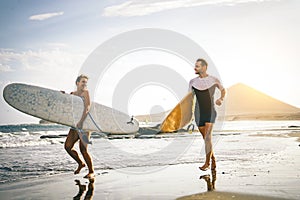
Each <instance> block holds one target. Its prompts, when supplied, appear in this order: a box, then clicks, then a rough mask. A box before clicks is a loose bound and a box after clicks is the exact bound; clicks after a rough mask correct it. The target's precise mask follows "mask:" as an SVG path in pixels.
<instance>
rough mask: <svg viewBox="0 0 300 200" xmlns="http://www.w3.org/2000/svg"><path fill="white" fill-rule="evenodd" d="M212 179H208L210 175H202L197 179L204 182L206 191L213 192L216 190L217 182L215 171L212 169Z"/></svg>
mask: <svg viewBox="0 0 300 200" xmlns="http://www.w3.org/2000/svg"><path fill="white" fill-rule="evenodd" d="M211 175H212V179H211V178H210V174H206V175H202V176H200V178H199V179H203V180H205V182H206V184H207V191H213V190H215V189H216V187H215V184H216V180H217V171H216V170H214V169H212V170H211Z"/></svg>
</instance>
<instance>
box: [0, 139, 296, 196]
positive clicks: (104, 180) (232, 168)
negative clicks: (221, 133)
mask: <svg viewBox="0 0 300 200" xmlns="http://www.w3.org/2000/svg"><path fill="white" fill-rule="evenodd" d="M296 139H297V138H295V137H284V138H282V137H269V136H265V135H264V136H251V137H250V136H242V135H232V136H226V137H222V138H221V139H220V140H219V141H218V144H217V145H216V147H215V152H216V157H217V170H216V172H215V173H214V172H213V173H212V172H211V171H207V172H202V171H200V170H199V169H198V167H199V166H200V163H190V164H178V165H168V166H162V167H155V166H152V167H138V169H137V170H135V169H134V168H130V169H129V168H123V169H119V170H98V171H96V180H95V182H94V183H89V182H88V180H86V179H83V178H82V176H83V175H84V174H85V173H86V171H83V172H82V173H81V174H79V175H76V176H74V175H73V174H71V173H68V174H64V175H53V176H50V177H43V178H39V179H30V180H24V181H20V182H17V183H10V184H2V185H0V197H1V199H72V198H74V197H75V199H80V198H82V199H84V198H85V199H177V198H181V199H245V200H248V199H300V192H299V185H300V162H299V161H300V151H299V150H300V147H299V143H298V142H297V140H296ZM270 147H275V148H270ZM199 160H201V163H202V162H203V158H202V157H201V158H200V156H199ZM134 171H138V173H133V172H134ZM76 180H78V181H76ZM79 183H80V184H79Z"/></svg>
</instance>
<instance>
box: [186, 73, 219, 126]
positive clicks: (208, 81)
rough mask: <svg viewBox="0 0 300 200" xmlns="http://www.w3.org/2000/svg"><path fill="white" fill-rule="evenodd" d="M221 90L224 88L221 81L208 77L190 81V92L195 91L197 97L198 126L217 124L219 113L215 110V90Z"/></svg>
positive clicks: (196, 119) (196, 118)
mask: <svg viewBox="0 0 300 200" xmlns="http://www.w3.org/2000/svg"><path fill="white" fill-rule="evenodd" d="M216 87H218V88H219V89H220V90H222V89H223V86H222V85H221V84H220V81H219V80H218V79H217V78H215V77H213V76H208V77H205V78H200V77H196V78H194V79H192V80H191V81H190V86H189V90H190V91H193V92H194V93H195V95H196V97H197V102H196V106H195V113H194V114H195V121H196V124H197V126H198V127H199V126H205V123H207V122H209V123H215V121H216V117H217V112H216V110H215V102H214V94H215V89H216Z"/></svg>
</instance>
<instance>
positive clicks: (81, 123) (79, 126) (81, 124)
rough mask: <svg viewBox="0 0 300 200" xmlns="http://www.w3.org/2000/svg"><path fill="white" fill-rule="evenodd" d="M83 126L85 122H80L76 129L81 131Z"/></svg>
mask: <svg viewBox="0 0 300 200" xmlns="http://www.w3.org/2000/svg"><path fill="white" fill-rule="evenodd" d="M82 126H83V122H82V121H79V122H78V123H77V124H76V127H77V128H79V129H82Z"/></svg>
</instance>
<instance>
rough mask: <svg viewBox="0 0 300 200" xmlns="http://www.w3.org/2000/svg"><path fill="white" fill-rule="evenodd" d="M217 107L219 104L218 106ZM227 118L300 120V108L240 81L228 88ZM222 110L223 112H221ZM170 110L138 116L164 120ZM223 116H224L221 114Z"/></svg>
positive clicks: (151, 119)
mask: <svg viewBox="0 0 300 200" xmlns="http://www.w3.org/2000/svg"><path fill="white" fill-rule="evenodd" d="M216 108H217V109H219V108H218V106H216ZM221 109H225V112H222V111H221V110H219V111H218V110H217V111H218V115H219V116H220V115H222V113H225V119H226V120H300V108H297V107H295V106H292V105H289V104H287V103H284V102H282V101H280V100H277V99H275V98H273V97H271V96H268V95H266V94H264V93H262V92H260V91H258V90H255V89H253V88H251V87H249V86H247V85H245V84H242V83H238V84H235V85H233V86H231V87H230V88H228V89H227V95H226V101H225V106H222V107H221ZM220 111H221V112H220ZM167 113H168V112H164V113H158V114H154V115H151V116H150V115H141V116H137V118H138V119H139V120H140V121H145V119H147V120H149V119H150V120H149V121H156V120H158V121H162V120H163V119H164V117H165V116H166V115H167ZM220 117H222V116H220Z"/></svg>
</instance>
